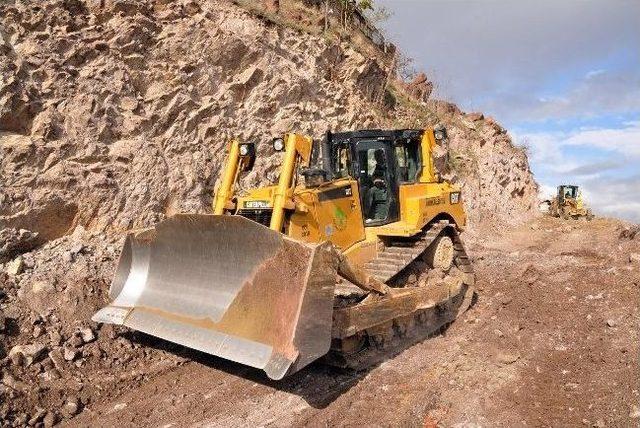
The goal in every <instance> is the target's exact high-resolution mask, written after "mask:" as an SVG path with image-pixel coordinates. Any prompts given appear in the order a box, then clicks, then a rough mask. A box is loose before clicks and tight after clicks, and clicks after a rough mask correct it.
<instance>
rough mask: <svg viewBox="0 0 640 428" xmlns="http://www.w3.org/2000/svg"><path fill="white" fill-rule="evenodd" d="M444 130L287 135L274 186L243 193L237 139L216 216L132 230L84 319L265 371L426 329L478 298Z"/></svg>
mask: <svg viewBox="0 0 640 428" xmlns="http://www.w3.org/2000/svg"><path fill="white" fill-rule="evenodd" d="M445 139H446V130H445V129H444V128H442V127H436V128H435V129H427V130H415V129H401V130H390V131H385V130H361V131H351V132H338V133H327V134H326V135H325V137H324V138H323V139H322V140H320V141H316V142H314V141H313V140H312V139H311V138H309V137H307V136H303V135H299V134H293V133H291V134H286V135H285V136H284V137H283V138H276V139H274V140H272V141H271V144H272V147H273V149H274V150H275V151H278V152H282V156H283V162H282V167H281V171H280V176H279V179H278V183H277V184H275V185H272V186H267V187H262V188H257V189H254V190H250V191H245V192H244V194H240V193H241V192H240V191H239V190H238V189H237V188H238V187H240V186H239V185H238V182H239V177H240V176H241V175H242V173H243V172H246V171H249V170H250V169H251V168H252V166H253V164H254V161H255V157H256V146H255V144H253V143H239V142H238V141H232V142H231V143H230V147H229V154H228V159H227V161H226V166H225V169H224V172H223V175H222V180H221V184H220V186H219V187H218V189H217V192H216V194H215V198H214V203H213V214H211V215H196V214H180V215H176V216H173V217H170V218H168V219H166V220H164V221H162V222H160V223H158V224H157V225H156V226H155V227H154V228H151V229H145V230H141V231H135V232H131V233H130V234H129V235H128V236H127V238H126V241H125V243H124V247H123V249H122V254H121V256H120V260H119V262H118V266H117V269H116V273H115V277H114V279H113V282H112V284H111V288H110V292H109V295H110V298H111V299H112V301H111V303H110V304H109V305H108V306H107V307H105V308H103V309H101V310H100V311H98V312H97V313H96V314H95V315H94V316H93V320H94V321H96V322H101V323H113V324H120V325H125V326H128V327H130V328H132V329H135V330H139V331H142V332H145V333H148V334H150V335H153V336H157V337H160V338H163V339H166V340H169V341H172V342H175V343H178V344H181V345H184V346H187V347H190V348H194V349H197V350H200V351H203V352H206V353H209V354H213V355H216V356H219V357H223V358H226V359H229V360H233V361H236V362H239V363H242V364H246V365H249V366H252V367H256V368H259V369H262V370H264V371H265V372H266V374H267V375H268V376H269V377H270V378H272V379H282V378H283V377H284V376H286V375H289V374H292V373H294V372H296V371H298V370H300V369H301V368H303V367H305V366H306V365H308V364H309V363H311V362H312V361H314V360H316V359H319V358H321V357H324V358H325V359H326V360H327V361H328V362H332V363H337V364H344V365H349V364H350V362H353V361H359V360H361V359H362V358H364V357H363V356H365V355H368V354H376V353H378V354H381V353H382V354H384V353H385V352H386V351H384V349H388V348H394V347H395V348H397V347H398V346H402V344H403V343H406V341H407V340H408V338H410V337H415V336H416V335H421V336H420V337H426V335H430V334H434V333H437V332H438V331H439V330H440V329H441V328H443V327H445V326H447V325H448V324H449V323H451V322H452V321H453V320H454V319H455V318H456V317H457V316H458V315H459V314H460V313H462V312H463V311H465V310H466V309H467V308H468V307H469V305H470V304H471V302H472V298H473V295H474V288H473V285H474V273H473V269H472V265H471V263H470V260H469V257H468V256H467V254H466V252H465V248H464V245H463V242H462V240H461V239H460V236H459V233H460V231H461V230H462V229H463V228H464V226H465V223H466V217H465V212H464V209H463V205H462V194H461V191H460V187H458V186H456V185H453V184H451V183H448V182H446V181H444V180H442V179H441V178H440V176H439V175H438V174H437V173H436V171H435V169H434V164H433V157H432V152H433V149H434V147H435V145H436V144H438V142H440V141H444V140H445ZM403 340H404V341H403ZM361 357H362V358H361Z"/></svg>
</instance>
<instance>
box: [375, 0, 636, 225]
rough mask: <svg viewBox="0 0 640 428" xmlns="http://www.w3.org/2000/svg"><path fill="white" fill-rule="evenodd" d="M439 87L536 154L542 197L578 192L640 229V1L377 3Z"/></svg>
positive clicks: (395, 37)
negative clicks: (573, 187)
mask: <svg viewBox="0 0 640 428" xmlns="http://www.w3.org/2000/svg"><path fill="white" fill-rule="evenodd" d="M376 4H377V5H380V6H384V7H386V8H387V9H388V10H389V11H391V12H392V13H393V15H392V16H391V18H390V19H389V20H387V21H386V22H385V23H384V24H381V26H382V27H383V28H384V30H385V33H386V34H387V35H388V37H389V38H390V39H391V40H392V41H393V42H395V43H396V44H397V45H398V46H399V47H400V49H401V50H402V51H403V52H405V53H406V55H408V56H409V57H411V58H413V60H414V66H415V68H416V69H419V70H424V71H426V72H427V74H428V75H429V76H430V78H431V79H432V80H433V81H434V83H435V87H436V90H435V95H434V96H435V97H437V98H442V99H448V100H450V101H453V102H455V103H457V104H458V105H459V106H460V107H461V108H462V109H464V110H466V111H482V112H484V113H485V114H488V115H491V116H493V117H495V118H496V119H497V120H498V121H499V122H501V123H502V124H503V125H504V126H505V127H506V128H507V129H509V131H510V133H511V135H512V137H513V139H514V141H515V143H516V144H520V145H526V146H528V147H529V149H530V160H531V166H532V169H533V172H534V174H535V176H536V179H537V180H538V182H539V183H540V184H541V186H542V195H541V196H547V195H548V194H549V193H551V192H553V189H554V188H555V186H556V185H557V184H561V183H575V184H578V185H580V186H582V188H583V192H584V194H585V196H586V197H587V199H588V201H589V203H590V204H591V205H592V207H593V209H594V211H595V212H596V213H599V214H601V215H608V216H615V217H620V218H624V219H627V220H631V221H635V222H640V0H554V1H551V0H537V1H532V0H378V1H377V2H376Z"/></svg>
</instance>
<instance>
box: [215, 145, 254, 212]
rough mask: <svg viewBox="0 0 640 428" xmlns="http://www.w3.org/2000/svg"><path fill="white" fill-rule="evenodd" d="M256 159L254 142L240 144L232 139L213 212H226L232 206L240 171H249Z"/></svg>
mask: <svg viewBox="0 0 640 428" xmlns="http://www.w3.org/2000/svg"><path fill="white" fill-rule="evenodd" d="M254 160H255V146H254V145H253V143H243V144H240V143H239V142H238V141H237V140H232V141H231V146H230V147H229V156H228V158H227V165H226V167H225V169H224V173H223V176H222V183H220V187H219V188H218V190H217V192H216V195H215V197H214V199H213V213H214V214H216V215H222V214H224V210H225V209H229V208H231V198H233V191H234V186H235V184H236V181H237V180H238V173H239V172H240V171H248V170H250V169H251V167H252V166H253V162H254Z"/></svg>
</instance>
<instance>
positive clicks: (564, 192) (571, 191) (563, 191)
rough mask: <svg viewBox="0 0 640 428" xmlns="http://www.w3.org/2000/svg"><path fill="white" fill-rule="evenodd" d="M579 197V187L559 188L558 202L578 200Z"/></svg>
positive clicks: (565, 186) (566, 186) (567, 186)
mask: <svg viewBox="0 0 640 428" xmlns="http://www.w3.org/2000/svg"><path fill="white" fill-rule="evenodd" d="M577 197H578V186H571V185H562V186H558V200H559V201H560V202H563V201H564V200H565V199H576V198H577Z"/></svg>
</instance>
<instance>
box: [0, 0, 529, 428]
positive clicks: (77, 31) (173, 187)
mask: <svg viewBox="0 0 640 428" xmlns="http://www.w3.org/2000/svg"><path fill="white" fill-rule="evenodd" d="M273 3H274V4H275V3H277V2H273ZM390 80H392V79H388V71H387V69H386V67H385V66H384V65H382V62H378V60H377V59H376V58H375V57H372V56H364V55H363V54H361V53H360V52H359V51H358V50H357V49H355V48H354V47H353V46H352V45H349V44H348V43H346V42H339V41H331V40H329V39H327V38H325V37H322V36H314V35H311V34H307V33H301V32H300V31H298V30H295V29H293V28H287V27H283V26H277V25H274V23H272V22H268V21H264V20H261V19H258V18H256V17H255V16H252V15H250V14H249V13H247V12H246V11H245V10H244V9H241V8H240V7H238V6H235V5H233V4H232V3H231V2H227V1H223V0H205V1H201V2H191V1H176V2H165V1H160V0H158V1H151V0H147V1H130V0H105V1H79V0H45V1H41V2H28V1H17V2H3V3H0V82H2V84H1V86H0V263H3V264H4V265H0V267H2V269H0V302H1V303H2V314H0V315H1V317H0V319H2V321H3V323H2V324H3V325H0V335H1V338H2V343H0V358H3V359H2V360H0V368H1V369H2V372H3V373H4V375H3V378H2V382H3V385H4V386H3V385H0V387H2V388H4V387H5V386H6V389H0V420H10V421H14V423H16V424H17V425H20V424H21V423H23V424H24V423H27V422H28V421H30V420H32V419H34V418H36V419H37V421H36V422H37V423H40V422H38V421H42V420H46V421H47V423H49V424H50V423H52V422H51V421H54V422H55V421H56V420H57V418H60V417H65V418H67V417H73V415H75V414H76V413H77V412H78V411H80V410H81V409H82V408H84V406H85V405H87V404H88V403H90V402H91V397H92V396H94V395H95V396H97V395H100V394H103V392H99V393H98V391H111V390H112V391H113V392H112V393H113V394H117V393H118V391H119V390H118V388H119V387H118V385H119V381H118V378H117V377H115V378H114V377H110V378H109V379H110V380H108V381H107V380H105V382H106V383H102V384H99V385H98V384H94V382H93V381H92V380H91V379H92V373H95V372H96V371H101V370H102V371H106V372H109V371H111V370H113V369H114V368H117V369H118V371H120V372H126V373H135V372H136V371H137V373H143V372H144V371H145V370H148V367H150V366H153V365H154V364H166V363H167V361H169V362H175V364H178V363H179V361H180V357H178V356H176V355H175V353H165V352H164V351H163V350H155V351H149V350H148V348H147V347H142V346H141V345H140V344H139V343H137V342H136V341H134V342H135V343H132V341H131V340H130V339H131V335H130V334H131V333H130V332H129V333H125V332H124V331H120V330H118V329H114V328H112V327H110V326H96V325H93V324H91V323H90V321H89V320H90V317H91V315H92V314H93V313H94V311H95V310H96V309H97V308H98V307H100V306H102V305H103V304H104V302H105V301H106V300H107V291H108V285H109V282H110V280H111V278H112V275H113V269H114V266H115V263H116V261H117V257H118V251H119V248H120V247H121V245H122V237H123V232H125V231H126V230H129V229H131V228H138V227H146V226H150V225H152V224H154V223H156V222H157V221H159V220H161V219H163V218H164V217H166V216H169V215H172V214H174V213H177V212H181V211H186V212H201V213H202V212H208V211H209V210H210V206H211V201H212V191H213V187H214V185H215V183H216V180H217V178H218V175H219V172H220V169H221V167H222V161H223V158H224V147H225V146H226V142H227V141H228V140H229V139H230V138H232V137H237V138H239V139H241V140H245V141H255V142H268V141H270V140H271V138H272V137H274V136H277V135H280V134H282V133H283V132H287V131H296V132H302V133H308V134H310V135H313V136H315V137H319V136H320V135H321V134H322V133H324V132H325V131H326V130H327V129H331V130H334V131H336V130H350V129H357V128H386V127H389V128H390V127H425V126H433V125H435V124H437V123H444V124H445V125H446V126H447V129H448V132H449V135H450V137H451V138H450V143H449V147H448V150H445V149H443V150H441V151H440V152H439V153H438V159H437V161H438V166H439V169H440V172H441V173H442V174H443V175H444V176H445V177H448V178H449V179H451V180H453V181H456V182H458V183H460V184H461V185H462V186H463V192H464V199H465V203H466V205H467V208H468V212H469V218H470V222H471V226H472V227H473V226H474V225H476V224H479V223H480V222H486V223H495V224H504V223H514V222H519V221H521V220H523V219H525V218H526V217H528V216H531V215H533V214H534V213H535V207H536V206H537V203H535V199H536V195H537V186H536V184H535V182H534V181H533V178H532V176H531V173H530V171H529V167H528V162H527V157H526V154H525V153H524V152H523V151H522V150H520V149H518V148H516V147H514V146H513V145H512V143H511V140H510V139H509V136H508V135H507V134H506V132H505V131H504V129H502V128H501V127H500V126H499V125H498V124H496V123H495V122H494V121H492V120H490V119H487V118H485V117H484V116H482V115H481V114H477V115H476V116H465V114H464V113H462V112H461V111H460V110H459V109H458V108H457V107H456V106H454V105H452V104H448V103H444V102H437V101H430V100H428V99H429V96H430V93H431V86H430V82H429V81H428V80H427V79H426V76H424V79H423V78H422V77H421V78H420V79H418V80H416V81H415V82H413V84H411V85H410V88H409V89H410V90H411V91H413V92H410V93H409V94H408V96H409V97H411V98H416V97H417V98H418V99H420V103H418V104H419V105H415V103H404V102H403V101H402V97H396V98H395V99H394V98H393V97H391V96H390V95H389V94H390V92H389V91H385V89H386V88H385V85H386V83H387V82H389V81H390ZM392 84H393V82H392ZM408 91H409V90H408ZM258 156H259V158H258V160H257V162H256V165H255V168H254V171H252V172H251V173H249V174H248V175H247V176H246V177H245V178H244V179H243V181H244V183H245V185H257V184H263V183H265V182H268V181H272V180H274V179H275V178H276V177H277V170H276V167H277V165H278V163H279V159H280V158H279V156H280V154H277V153H273V152H272V149H271V147H270V144H259V145H258ZM16 263H19V265H20V267H19V269H17V268H15V266H16ZM134 334H135V333H134ZM143 340H150V339H149V338H146V339H143ZM34 343H41V344H43V346H45V348H43V349H42V350H41V351H39V352H38V353H33V355H32V356H31V357H30V356H29V355H30V351H31V350H33V349H32V348H28V347H29V346H32V345H33V344H34ZM156 345H157V346H158V347H161V348H162V347H166V346H168V345H167V344H166V343H165V344H162V345H158V344H156ZM16 346H17V347H18V348H15V347H16ZM25 347H27V348H25ZM12 349H15V350H14V352H13V354H12V357H13V359H14V360H16V361H18V362H20V364H13V363H12V359H11V358H9V357H8V355H6V356H5V354H7V353H9V352H10V350H12ZM34 349H35V348H34ZM38 349H39V348H38ZM18 350H21V352H18ZM36 354H37V358H36V356H35V355H36ZM25 362H29V364H24V363H25ZM135 376H137V375H132V378H131V379H129V381H128V382H129V384H130V383H131V382H134V383H135V382H139V381H141V380H142V377H140V378H138V377H135ZM105 379H106V378H105ZM34 384H40V385H46V389H47V391H52V392H51V393H47V394H39V393H38V391H39V390H40V389H39V388H30V387H29V385H34ZM69 385H72V387H70V386H69ZM70 388H71V389H72V390H73V391H75V392H77V393H78V396H77V397H76V396H71V397H70V396H69V395H68V394H69V389H70ZM36 408H40V409H42V408H46V409H48V410H50V411H53V412H54V413H51V414H50V416H49V414H47V413H46V412H40V411H34V409H36ZM56 409H57V410H56ZM60 409H62V410H60ZM21 421H22V422H21ZM36 422H34V423H36Z"/></svg>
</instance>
